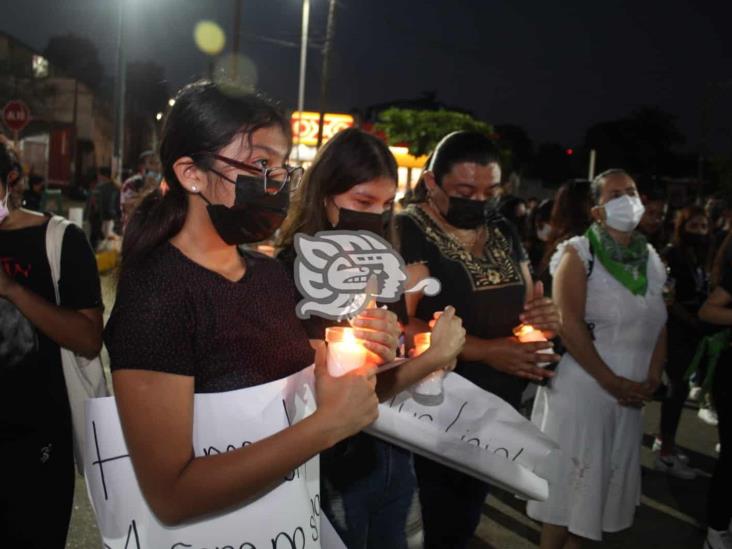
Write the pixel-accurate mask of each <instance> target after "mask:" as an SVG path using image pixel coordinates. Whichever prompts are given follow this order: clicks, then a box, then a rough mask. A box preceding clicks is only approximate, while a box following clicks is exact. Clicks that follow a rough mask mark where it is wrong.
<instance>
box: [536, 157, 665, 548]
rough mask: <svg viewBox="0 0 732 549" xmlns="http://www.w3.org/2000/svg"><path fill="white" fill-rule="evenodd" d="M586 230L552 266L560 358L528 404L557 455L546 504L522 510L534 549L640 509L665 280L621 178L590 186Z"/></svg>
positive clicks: (617, 525)
mask: <svg viewBox="0 0 732 549" xmlns="http://www.w3.org/2000/svg"><path fill="white" fill-rule="evenodd" d="M592 189H593V194H594V198H595V203H596V206H595V207H594V208H593V209H592V216H593V218H594V220H595V223H594V224H593V225H592V226H591V227H590V228H589V229H588V230H587V232H586V233H585V235H584V236H578V237H574V238H571V239H570V240H568V241H566V242H565V243H562V244H560V246H559V248H558V249H557V252H556V253H555V254H554V257H553V258H552V261H551V265H550V267H551V271H552V274H553V276H554V294H553V295H554V298H555V299H556V300H557V304H558V305H559V307H560V309H561V311H562V318H563V327H562V331H561V336H562V341H563V342H564V344H565V345H566V347H567V350H568V351H569V352H568V353H567V354H565V355H564V357H563V358H562V361H561V362H560V363H559V366H558V367H557V373H556V376H555V377H554V379H553V380H552V381H551V384H550V385H549V386H547V387H542V388H540V389H539V392H538V394H537V396H536V401H535V403H534V411H533V417H532V420H533V421H534V423H536V424H537V425H538V426H539V427H540V428H541V430H542V431H543V432H544V433H546V434H547V435H548V436H549V437H551V438H553V439H554V440H555V441H556V442H557V443H558V444H559V445H560V447H561V449H562V454H563V459H562V461H561V462H558V463H557V464H555V466H553V467H552V468H551V469H550V470H548V471H547V472H546V475H547V476H546V478H547V480H548V481H549V499H547V500H546V501H544V502H541V503H538V502H530V503H529V505H528V514H529V516H530V517H532V518H534V519H536V520H540V521H542V522H543V523H544V527H543V530H542V536H541V547H542V548H546V549H561V548H568V547H569V548H576V547H579V546H580V545H581V543H582V540H583V539H592V540H600V539H602V533H603V532H617V531H619V530H623V529H625V528H628V527H630V526H631V525H632V524H633V516H634V514H635V508H636V506H637V505H638V504H639V503H640V494H641V492H640V473H641V469H640V446H641V436H642V434H643V424H642V417H641V410H640V408H641V407H642V405H643V402H644V401H645V400H649V399H650V398H651V396H652V395H653V393H654V392H655V390H656V388H657V387H658V385H659V383H660V379H661V371H662V368H663V364H664V360H665V355H666V328H665V322H666V306H665V304H664V301H663V296H662V292H663V286H664V283H665V281H666V270H665V268H664V266H663V264H662V263H661V260H660V258H659V257H658V254H657V253H656V251H655V250H654V249H653V247H652V246H651V245H650V244H648V243H647V242H646V240H645V238H644V237H643V236H642V235H641V234H640V233H638V232H636V230H635V229H636V227H637V225H638V222H639V221H640V218H641V216H642V215H643V205H642V203H641V200H640V198H639V197H638V191H637V190H636V186H635V182H634V181H633V179H631V178H630V177H629V176H628V174H626V173H625V172H624V171H622V170H610V171H607V172H604V173H602V174H600V175H599V176H598V177H597V178H596V179H595V180H594V181H593V184H592Z"/></svg>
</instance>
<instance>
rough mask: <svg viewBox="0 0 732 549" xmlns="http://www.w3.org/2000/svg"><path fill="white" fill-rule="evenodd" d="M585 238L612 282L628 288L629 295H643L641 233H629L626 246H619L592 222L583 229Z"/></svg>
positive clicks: (644, 266)
mask: <svg viewBox="0 0 732 549" xmlns="http://www.w3.org/2000/svg"><path fill="white" fill-rule="evenodd" d="M585 236H586V237H587V239H588V240H589V241H590V244H591V246H592V249H593V251H594V253H595V255H596V256H597V259H598V260H599V261H600V263H602V266H603V267H605V270H607V272H608V273H610V275H611V276H612V277H613V278H614V279H615V280H617V281H618V282H620V283H621V284H622V285H623V286H625V287H626V288H628V290H630V292H631V293H632V294H633V295H646V291H647V290H648V277H647V276H646V270H647V268H648V243H647V241H646V238H645V237H644V236H643V235H642V234H640V233H638V232H633V236H632V237H631V239H630V244H629V245H628V246H622V245H620V244H618V243H617V242H616V241H615V240H614V239H613V237H612V236H610V234H609V233H608V232H607V230H606V229H605V228H604V227H601V226H600V225H598V224H597V223H595V224H593V225H592V226H591V227H590V228H589V229H587V232H586V233H585Z"/></svg>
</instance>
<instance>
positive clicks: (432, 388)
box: [412, 332, 445, 396]
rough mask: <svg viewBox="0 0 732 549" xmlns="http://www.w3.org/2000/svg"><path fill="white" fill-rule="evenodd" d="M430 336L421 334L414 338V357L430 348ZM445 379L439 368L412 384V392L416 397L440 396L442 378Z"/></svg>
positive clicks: (443, 371)
mask: <svg viewBox="0 0 732 549" xmlns="http://www.w3.org/2000/svg"><path fill="white" fill-rule="evenodd" d="M431 336H432V334H431V333H430V332H423V333H420V334H415V336H414V356H419V355H421V354H422V353H424V352H425V351H426V350H427V349H429V348H430V345H431V344H432V337H431ZM444 377H445V370H443V369H442V368H440V369H439V370H435V371H434V372H431V373H429V374H427V375H426V376H425V377H424V378H422V380H421V381H419V382H417V383H415V384H414V386H413V387H412V391H413V392H414V393H415V394H417V395H423V396H438V395H441V394H442V378H444Z"/></svg>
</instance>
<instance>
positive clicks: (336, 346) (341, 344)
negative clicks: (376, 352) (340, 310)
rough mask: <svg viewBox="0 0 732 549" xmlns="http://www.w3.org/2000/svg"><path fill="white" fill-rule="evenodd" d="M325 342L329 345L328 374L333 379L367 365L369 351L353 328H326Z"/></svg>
mask: <svg viewBox="0 0 732 549" xmlns="http://www.w3.org/2000/svg"><path fill="white" fill-rule="evenodd" d="M325 341H326V342H327V343H328V358H327V364H328V373H330V375H332V376H333V377H340V376H342V375H345V374H347V373H348V372H350V371H352V370H356V369H357V368H361V367H363V366H364V365H365V364H366V358H367V354H368V351H367V349H366V347H364V346H363V343H362V342H361V340H359V339H358V338H356V336H355V335H354V333H353V329H352V328H345V327H342V326H333V327H331V328H326V330H325Z"/></svg>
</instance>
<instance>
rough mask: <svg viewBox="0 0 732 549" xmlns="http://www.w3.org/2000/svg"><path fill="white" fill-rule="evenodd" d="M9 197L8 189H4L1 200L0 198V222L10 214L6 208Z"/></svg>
mask: <svg viewBox="0 0 732 549" xmlns="http://www.w3.org/2000/svg"><path fill="white" fill-rule="evenodd" d="M9 197H10V190H9V189H6V190H5V196H4V197H3V199H2V200H0V223H2V222H3V221H5V218H6V217H8V215H10V210H8V198H9Z"/></svg>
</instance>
